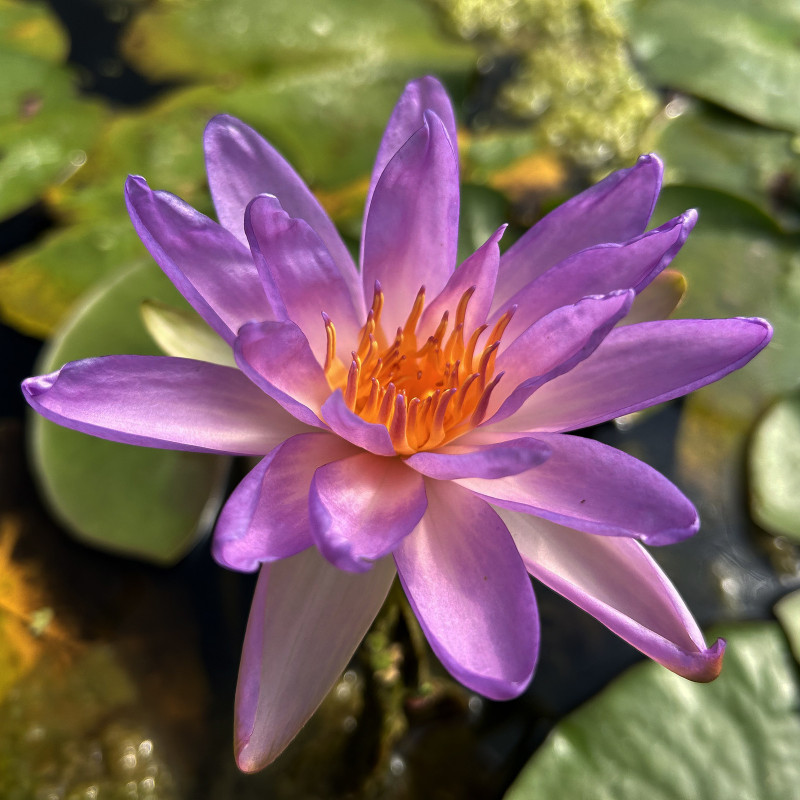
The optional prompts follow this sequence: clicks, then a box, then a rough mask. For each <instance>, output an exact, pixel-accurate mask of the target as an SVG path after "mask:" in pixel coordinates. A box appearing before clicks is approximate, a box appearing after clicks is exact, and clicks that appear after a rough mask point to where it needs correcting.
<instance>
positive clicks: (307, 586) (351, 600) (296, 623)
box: [235, 547, 395, 772]
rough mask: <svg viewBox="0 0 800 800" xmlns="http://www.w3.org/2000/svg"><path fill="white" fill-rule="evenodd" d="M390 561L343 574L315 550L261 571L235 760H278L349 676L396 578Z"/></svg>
mask: <svg viewBox="0 0 800 800" xmlns="http://www.w3.org/2000/svg"><path fill="white" fill-rule="evenodd" d="M394 574H395V570H394V565H393V564H392V561H391V559H384V560H382V561H380V562H378V563H377V564H375V566H374V567H373V568H372V569H371V570H370V571H369V572H366V573H363V574H353V573H350V572H344V571H343V570H340V569H337V568H336V567H334V566H332V565H331V564H329V563H328V562H327V561H326V560H325V559H324V558H323V557H322V556H321V555H320V554H319V552H318V551H317V550H316V548H313V547H312V548H309V549H308V550H304V551H303V552H302V553H299V554H297V555H295V556H293V557H292V558H288V559H285V560H283V561H277V562H275V563H274V564H270V565H268V566H267V565H265V566H263V567H262V568H261V574H260V576H259V579H258V585H257V587H256V593H255V597H254V598H253V605H252V607H251V609H250V619H249V620H248V623H247V633H246V634H245V639H244V647H243V649H242V661H241V665H240V667H239V684H238V686H237V688H236V720H235V748H236V761H237V763H238V765H239V768H240V769H242V770H244V771H245V772H255V771H256V770H259V769H262V768H263V767H265V766H267V764H269V763H270V762H272V761H274V760H275V759H276V758H277V757H278V756H279V755H280V754H281V752H283V749H284V748H285V747H286V745H288V744H289V742H290V741H291V740H292V739H293V738H294V737H295V736H296V735H297V733H298V731H299V730H300V728H302V727H303V725H305V723H306V722H307V721H308V719H309V717H310V716H311V715H312V714H313V713H314V711H315V710H316V709H317V706H319V704H320V703H321V702H322V700H323V699H324V697H325V695H326V694H327V692H328V691H329V690H330V689H331V687H332V686H333V684H334V683H335V682H336V680H337V679H338V678H339V676H340V675H341V674H342V672H343V670H344V669H345V667H346V666H347V662H348V661H349V660H350V658H351V657H352V655H353V653H354V652H355V650H356V647H358V644H359V642H360V641H361V640H362V639H363V638H364V635H365V634H366V632H367V630H369V626H370V625H371V624H372V621H373V620H374V619H375V616H376V615H377V613H378V611H379V610H380V607H381V605H383V601H384V600H385V599H386V595H387V593H388V591H389V587H390V586H391V585H392V581H393V580H394Z"/></svg>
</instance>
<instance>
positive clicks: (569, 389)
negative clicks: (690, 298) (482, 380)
mask: <svg viewBox="0 0 800 800" xmlns="http://www.w3.org/2000/svg"><path fill="white" fill-rule="evenodd" d="M771 338H772V327H771V326H770V324H769V323H768V322H766V321H764V320H762V319H743V318H734V319H712V320H705V319H700V320H697V319H695V320H666V321H661V322H643V323H641V324H639V325H626V326H623V327H620V328H617V329H615V330H613V331H612V332H611V333H610V334H609V335H608V336H607V337H606V339H605V341H604V342H603V343H602V345H600V347H598V348H597V350H596V351H595V352H594V353H593V354H592V356H591V358H587V359H586V360H585V361H583V362H582V363H581V364H578V366H577V367H575V369H573V370H572V371H571V372H568V373H567V374H565V375H561V376H560V377H558V378H557V379H556V380H554V381H552V382H550V383H548V384H546V385H544V386H542V387H541V389H539V390H538V391H537V392H536V393H535V394H534V395H533V396H532V397H531V398H530V399H529V400H528V401H527V402H526V403H525V405H524V406H523V407H522V408H521V409H520V410H519V411H517V413H516V414H514V416H513V417H511V418H509V419H508V420H505V421H503V422H500V424H499V426H498V427H499V429H505V430H516V431H520V430H538V431H568V430H574V429H576V428H585V427H586V426H588V425H595V424H597V423H599V422H605V421H606V420H609V419H613V418H614V417H620V416H622V415H623V414H630V413H631V412H633V411H638V410H639V409H641V408H647V406H652V405H655V404H656V403H662V402H664V401H665V400H672V399H673V398H675V397H680V396H681V395H684V394H688V393H689V392H692V391H694V390H695V389H699V388H700V387H701V386H705V385H706V384H708V383H712V382H713V381H716V380H719V379H720V378H722V377H723V376H725V375H727V374H728V373H729V372H733V370H735V369H739V367H742V366H744V365H745V364H746V363H747V362H748V361H750V359H751V358H753V357H754V356H755V355H756V354H757V353H758V352H760V351H761V350H762V349H763V348H764V347H766V345H767V343H768V342H769V340H770V339H771Z"/></svg>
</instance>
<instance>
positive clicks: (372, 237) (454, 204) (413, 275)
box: [363, 111, 459, 338]
mask: <svg viewBox="0 0 800 800" xmlns="http://www.w3.org/2000/svg"><path fill="white" fill-rule="evenodd" d="M458 200H459V190H458V159H457V157H456V154H455V152H454V151H453V145H452V143H451V142H450V138H449V136H448V134H447V131H446V129H445V127H444V125H443V123H442V121H441V120H440V119H439V117H437V116H436V114H434V113H433V112H432V111H426V112H425V122H424V125H423V126H422V127H421V128H420V129H419V130H418V131H417V132H416V133H415V134H414V135H413V136H412V137H411V138H410V139H409V140H408V141H407V142H406V143H405V145H403V147H402V148H401V149H400V151H399V152H398V153H397V155H395V156H394V158H393V159H392V160H391V161H390V162H389V164H388V165H387V167H386V169H385V170H384V171H383V174H382V175H381V179H380V180H379V181H378V184H377V186H376V187H375V193H374V194H373V196H372V202H371V204H370V207H369V209H368V211H367V220H366V223H365V229H364V251H363V252H364V258H363V273H364V289H365V293H366V294H368V295H370V296H371V294H372V288H373V286H374V284H375V281H376V280H377V281H380V283H381V286H382V287H383V289H384V292H385V297H386V301H385V304H384V307H383V316H382V325H383V330H384V331H386V332H388V333H389V334H390V337H389V338H391V337H393V336H394V332H395V330H396V328H397V327H398V326H399V325H402V324H403V323H404V322H405V319H406V317H407V316H408V313H409V312H410V311H411V307H412V305H413V303H414V298H415V297H416V295H417V292H418V291H419V288H420V286H423V285H424V286H425V287H426V289H427V290H428V292H429V293H430V295H432V296H436V295H437V294H438V293H439V292H440V291H441V290H442V289H443V288H444V286H445V284H446V283H447V279H448V278H449V277H450V273H451V272H452V271H453V268H454V267H455V263H456V242H457V238H458Z"/></svg>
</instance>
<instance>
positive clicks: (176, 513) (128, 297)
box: [31, 263, 229, 564]
mask: <svg viewBox="0 0 800 800" xmlns="http://www.w3.org/2000/svg"><path fill="white" fill-rule="evenodd" d="M151 298H152V299H156V300H159V301H161V302H163V303H168V304H169V305H171V306H180V307H185V305H184V304H183V301H182V298H180V296H179V295H178V293H177V291H176V290H175V289H174V287H173V286H172V285H171V284H170V283H169V281H168V280H167V279H166V278H165V277H164V275H163V274H162V273H161V272H160V271H159V270H158V269H157V268H156V267H155V266H154V265H152V264H149V263H148V264H145V265H140V266H137V267H134V268H133V269H130V270H128V271H126V272H124V273H123V274H121V275H119V276H117V277H114V278H113V279H111V280H109V281H108V282H106V283H105V284H104V285H102V286H100V287H98V289H97V291H95V292H94V293H93V294H92V296H90V297H88V298H87V299H86V301H85V302H84V303H83V304H82V305H81V307H80V308H79V309H77V310H76V312H75V314H74V315H73V317H72V318H71V320H70V321H69V322H68V323H67V324H66V325H65V326H64V328H62V329H61V331H60V332H59V333H58V335H57V336H56V337H54V339H53V340H52V341H51V343H50V345H49V347H48V349H47V351H46V352H45V353H44V354H43V356H42V360H41V363H40V364H39V365H38V369H39V371H40V372H42V373H45V372H49V371H51V370H54V369H57V368H58V367H60V366H61V365H62V364H64V363H65V362H66V361H72V360H76V359H79V358H86V357H90V356H97V355H109V354H114V353H141V354H144V355H147V354H152V355H156V354H158V352H159V351H158V349H157V347H156V346H155V344H154V343H153V342H152V341H151V340H150V338H149V337H148V335H147V333H146V332H145V330H144V327H143V325H142V323H141V320H140V317H139V307H140V305H141V303H142V301H144V300H145V299H151ZM31 423H32V425H31V431H32V439H31V445H32V446H31V451H32V456H33V460H34V464H35V466H36V474H37V477H38V479H39V482H40V486H41V489H42V491H43V493H44V496H45V498H46V500H47V501H48V503H49V505H50V507H51V509H52V511H53V513H54V514H55V515H56V516H57V517H58V518H59V520H60V521H61V522H62V523H63V524H64V525H66V526H67V527H68V528H69V529H70V530H71V531H72V532H73V533H74V534H75V536H76V537H78V538H79V539H81V540H83V541H85V542H88V543H90V544H92V545H94V546H96V547H100V548H103V549H106V550H111V551H113V552H117V553H122V554H126V555H133V556H137V557H139V558H144V559H147V560H150V561H154V562H156V563H159V564H171V563H174V562H175V561H177V560H178V559H180V558H181V557H182V556H183V555H184V554H185V553H186V552H187V551H188V550H189V549H190V548H191V547H192V546H193V545H194V544H195V542H196V541H197V539H198V537H199V536H202V535H204V534H205V533H206V532H207V531H208V527H209V525H210V523H211V521H212V520H213V518H214V515H215V514H216V511H217V509H218V508H219V505H220V503H221V500H222V492H223V489H224V485H225V480H226V475H227V465H228V463H229V459H227V458H222V457H219V456H213V455H206V454H201V453H186V452H178V451H170V450H153V449H148V448H143V447H134V446H132V445H123V444H117V443H114V442H107V441H105V440H103V439H97V438H94V437H92V436H87V435H85V434H82V433H77V432H75V431H71V430H68V429H66V428H62V427H59V426H58V425H54V424H53V423H51V422H48V421H47V420H45V419H43V418H42V417H39V416H32V419H31Z"/></svg>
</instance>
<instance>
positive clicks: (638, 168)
mask: <svg viewBox="0 0 800 800" xmlns="http://www.w3.org/2000/svg"><path fill="white" fill-rule="evenodd" d="M663 170H664V167H663V164H662V163H661V161H660V159H659V158H658V156H655V155H648V156H641V157H640V158H639V160H638V161H637V163H636V165H635V166H633V167H630V168H628V169H621V170H618V171H617V172H613V173H612V174H611V175H609V176H608V177H607V178H606V179H605V180H602V181H600V183H598V184H596V185H595V186H592V187H591V188H589V189H587V190H586V191H585V192H582V193H581V194H579V195H577V196H576V197H573V198H572V199H571V200H568V201H567V202H566V203H564V204H563V205H561V206H559V207H558V208H556V209H555V210H554V211H551V212H550V213H549V214H548V215H547V216H546V217H545V218H544V219H542V220H541V221H540V222H538V223H537V224H536V225H534V226H533V228H531V229H530V230H529V231H528V232H527V233H526V234H525V235H524V236H522V238H520V239H519V240H518V241H517V242H516V243H515V244H514V245H513V247H511V248H510V249H509V250H508V252H507V253H505V254H504V255H503V258H502V259H501V261H500V272H499V274H498V277H497V291H496V293H495V308H497V307H499V306H500V305H503V304H505V303H506V302H507V301H508V300H509V298H511V297H512V296H513V295H514V294H516V293H517V292H518V291H519V290H520V289H521V288H522V287H523V286H525V284H527V283H530V282H531V281H532V280H534V279H535V278H537V277H538V276H539V275H541V274H542V273H544V272H545V270H547V269H549V268H550V267H552V266H553V265H554V264H557V263H558V262H559V261H562V260H563V259H565V258H566V257H567V256H569V255H571V254H572V253H577V252H578V251H579V250H583V249H584V248H586V247H592V246H593V245H596V244H601V243H603V242H625V241H627V240H628V239H632V238H633V237H634V236H638V235H639V234H640V233H642V231H644V229H645V228H646V227H647V223H648V221H649V220H650V217H651V215H652V213H653V208H654V207H655V203H656V199H657V198H658V192H659V190H660V189H661V175H662V173H663Z"/></svg>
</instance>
